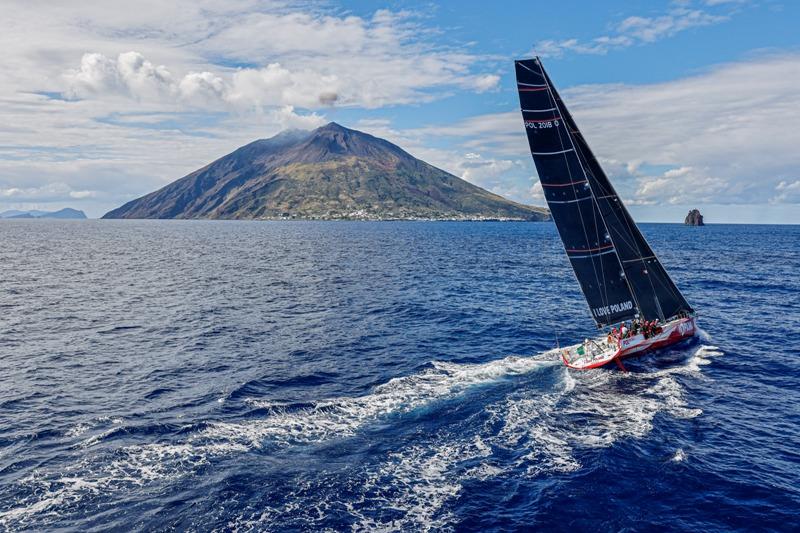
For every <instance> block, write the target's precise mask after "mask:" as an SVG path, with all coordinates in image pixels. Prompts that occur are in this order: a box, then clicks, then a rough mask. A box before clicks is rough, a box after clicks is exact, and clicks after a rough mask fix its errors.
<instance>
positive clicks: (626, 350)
mask: <svg viewBox="0 0 800 533" xmlns="http://www.w3.org/2000/svg"><path fill="white" fill-rule="evenodd" d="M696 334H697V325H696V324H695V318H694V317H688V318H680V319H677V320H673V321H671V322H668V323H666V324H664V325H663V326H662V330H661V333H659V334H658V335H653V336H652V337H649V338H647V339H645V338H644V335H642V334H639V335H634V336H633V337H629V338H627V339H622V340H621V341H620V342H619V345H618V346H616V347H612V346H608V345H606V349H602V345H600V344H597V343H594V345H595V346H597V347H598V348H601V349H599V350H597V351H595V352H590V353H588V354H586V355H584V354H578V353H577V352H576V351H570V350H564V351H563V352H562V353H561V358H562V359H563V361H564V364H565V365H567V366H568V367H570V368H574V369H576V370H589V369H592V368H598V367H601V366H604V365H607V364H608V363H610V362H612V361H619V360H620V359H622V358H624V357H628V356H630V355H641V354H644V353H646V352H650V351H653V350H658V349H660V348H665V347H667V346H670V345H673V344H675V343H678V342H681V341H682V340H684V339H688V338H691V337H693V336H694V335H696Z"/></svg>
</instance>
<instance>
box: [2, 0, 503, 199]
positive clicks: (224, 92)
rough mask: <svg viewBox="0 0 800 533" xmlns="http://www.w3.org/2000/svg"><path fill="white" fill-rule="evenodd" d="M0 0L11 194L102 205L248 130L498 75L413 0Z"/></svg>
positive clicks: (174, 172) (475, 87) (252, 134)
mask: <svg viewBox="0 0 800 533" xmlns="http://www.w3.org/2000/svg"><path fill="white" fill-rule="evenodd" d="M3 7H4V10H3V17H2V20H0V31H2V32H3V36H4V53H3V55H2V56H0V70H2V71H3V72H4V76H3V77H1V78H0V114H2V116H3V117H4V126H3V128H0V190H3V191H9V190H14V191H26V192H25V193H24V194H25V195H27V196H24V198H23V195H22V194H23V193H22V192H14V193H13V194H6V195H3V196H0V201H2V202H3V203H4V204H8V203H10V202H17V203H16V204H15V205H19V203H20V202H23V201H25V202H32V201H37V202H40V201H52V202H56V201H58V202H62V203H66V204H67V205H70V204H71V203H74V202H77V203H79V204H81V206H82V207H85V206H92V207H91V209H87V211H89V212H90V214H92V215H99V214H102V213H103V212H104V211H105V210H107V209H110V208H112V207H116V206H117V205H119V203H121V202H122V201H124V200H128V199H130V198H131V197H133V196H135V195H138V194H143V193H145V192H148V191H150V190H153V189H154V188H157V187H159V186H162V185H164V184H165V183H167V182H168V181H171V180H174V179H175V178H177V177H179V176H182V175H185V174H187V173H188V172H190V171H192V170H194V169H196V168H198V167H200V166H202V165H204V164H206V163H208V162H209V160H211V159H213V158H214V157H218V156H221V155H223V154H225V153H227V152H229V151H232V150H233V149H235V148H236V147H238V146H241V145H242V144H245V143H247V142H250V141H252V140H253V139H256V138H264V137H268V136H271V135H273V134H275V133H277V132H278V131H280V130H281V129H283V128H287V127H291V128H313V127H316V126H319V125H320V124H322V123H324V122H326V121H327V120H328V118H327V117H326V114H327V113H332V112H333V111H331V108H340V107H360V108H368V109H375V108H380V107H390V106H396V105H403V104H420V103H424V102H428V101H431V100H435V99H438V98H442V97H445V96H448V95H450V94H452V93H453V92H456V91H464V90H466V91H471V92H484V91H489V90H493V89H494V88H496V87H497V83H498V79H499V78H498V76H497V75H496V74H494V73H493V72H491V71H489V72H487V71H485V69H484V68H483V66H482V65H483V64H484V62H485V59H486V58H484V57H482V56H479V55H476V54H473V53H471V51H470V47H469V45H463V46H462V44H461V43H453V44H452V45H442V44H440V41H439V40H438V37H437V36H436V35H437V30H436V29H435V28H431V27H429V26H427V24H429V20H428V19H425V18H424V17H420V16H417V15H415V14H414V13H410V12H391V11H387V10H378V11H376V12H374V14H372V15H371V16H355V15H350V14H344V13H342V12H341V11H339V10H335V9H334V8H332V7H331V6H329V5H327V4H324V3H316V4H311V3H307V2H293V1H291V0H230V1H227V2H224V3H221V2H218V1H214V0H174V1H171V2H166V3H165V2H162V1H157V0H142V1H140V2H137V3H136V6H135V7H134V8H131V6H130V4H129V3H124V2H122V1H121V0H119V1H112V0H102V1H101V0H86V1H85V2H83V3H81V4H80V6H77V5H75V4H74V3H50V4H48V6H47V17H42V7H41V6H40V5H39V4H37V3H31V2H27V1H23V0H7V1H6V2H5V4H4V6H3ZM437 41H438V42H437ZM423 148H424V147H423ZM433 152H437V151H435V150H432V151H431V152H430V153H433ZM426 153H428V152H426ZM437 153H439V154H440V155H441V154H442V153H443V151H438V152H437ZM447 157H449V155H447V156H445V157H443V158H442V159H445V158H447ZM50 183H59V184H63V185H65V186H66V187H60V186H59V187H55V188H52V189H51V190H50V192H47V189H46V187H47V186H48V184H50ZM37 191H38V192H37ZM51 193H52V194H51ZM89 193H91V194H89ZM48 195H49V196H48ZM45 197H46V198H47V200H43V198H45ZM0 207H3V208H5V207H10V206H8V205H2V206H0Z"/></svg>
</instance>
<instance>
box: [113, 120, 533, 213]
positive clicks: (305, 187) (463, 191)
mask: <svg viewBox="0 0 800 533" xmlns="http://www.w3.org/2000/svg"><path fill="white" fill-rule="evenodd" d="M103 218H204V219H286V218H297V219H324V220H329V219H366V220H379V219H437V220H453V219H455V220H485V219H510V220H547V219H548V218H549V213H548V211H547V210H546V209H544V208H540V207H532V206H527V205H522V204H518V203H516V202H512V201H510V200H506V199H505V198H502V197H500V196H498V195H496V194H493V193H490V192H489V191H486V190H484V189H482V188H480V187H478V186H476V185H472V184H471V183H468V182H466V181H464V180H462V179H460V178H458V177H456V176H454V175H452V174H449V173H447V172H445V171H443V170H440V169H438V168H436V167H434V166H432V165H429V164H428V163H425V162H424V161H421V160H419V159H416V158H415V157H413V156H411V155H410V154H408V153H407V152H405V151H404V150H402V149H401V148H399V147H398V146H396V145H394V144H392V143H390V142H388V141H385V140H383V139H379V138H377V137H373V136H372V135H368V134H366V133H362V132H360V131H356V130H351V129H348V128H345V127H342V126H340V125H339V124H336V123H335V122H331V123H330V124H328V125H326V126H322V127H321V128H318V129H316V130H314V131H311V132H306V131H297V130H292V131H286V132H283V133H280V134H278V135H276V136H275V137H272V138H270V139H262V140H258V141H255V142H252V143H250V144H248V145H246V146H243V147H241V148H239V149H238V150H236V151H234V152H232V153H230V154H228V155H226V156H224V157H222V158H220V159H217V160H216V161H214V162H213V163H211V164H209V165H207V166H205V167H203V168H201V169H199V170H196V171H194V172H192V173H191V174H189V175H187V176H185V177H183V178H181V179H179V180H177V181H175V182H173V183H171V184H169V185H167V186H166V187H164V188H162V189H160V190H158V191H155V192H152V193H150V194H148V195H146V196H143V197H141V198H138V199H136V200H133V201H131V202H128V203H127V204H125V205H123V206H122V207H119V208H117V209H114V210H113V211H110V212H109V213H107V214H106V215H105V216H104V217H103Z"/></svg>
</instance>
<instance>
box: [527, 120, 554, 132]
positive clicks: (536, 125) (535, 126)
mask: <svg viewBox="0 0 800 533" xmlns="http://www.w3.org/2000/svg"><path fill="white" fill-rule="evenodd" d="M558 125H559V122H558V120H545V121H539V120H529V121H526V122H525V127H526V128H528V129H531V130H543V129H547V128H553V127H556V128H557V127H558Z"/></svg>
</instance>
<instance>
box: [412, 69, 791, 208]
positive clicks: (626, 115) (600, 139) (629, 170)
mask: <svg viewBox="0 0 800 533" xmlns="http://www.w3.org/2000/svg"><path fill="white" fill-rule="evenodd" d="M798 86H800V55H799V54H786V55H773V56H760V57H756V58H752V59H750V60H748V61H742V62H738V63H730V64H724V65H720V66H718V67H716V68H713V69H711V70H709V71H707V72H704V73H702V74H698V75H695V76H692V77H688V78H683V79H679V80H675V81H671V82H666V83H658V84H648V85H622V84H617V85H589V86H581V87H574V88H571V89H568V90H562V91H561V92H562V96H563V97H564V99H565V101H566V102H567V105H568V106H569V108H570V111H571V112H572V114H573V115H574V116H575V119H576V121H577V122H578V124H579V126H580V127H581V130H582V131H583V133H584V135H585V136H586V137H587V139H588V141H589V143H590V145H591V146H592V149H593V151H594V153H595V154H596V155H597V156H598V158H599V159H600V161H601V164H602V165H603V167H604V169H605V170H606V172H607V173H608V174H609V176H610V177H611V179H612V181H613V182H614V185H615V187H616V188H617V190H618V191H619V193H620V194H621V195H622V196H623V198H625V199H626V201H628V202H630V203H631V204H632V205H633V204H642V205H652V204H685V203H696V202H713V203H715V204H727V205H730V204H751V203H752V204H766V203H767V202H770V201H772V202H782V203H787V202H800V198H798V195H797V188H798V187H800V185H796V183H797V182H796V181H795V180H796V179H797V169H798V168H800V151H798V150H797V147H796V144H797V132H796V127H795V125H796V124H798V123H800V93H798V91H797V87H798ZM521 122H522V118H521V117H520V114H519V111H509V112H504V113H496V114H492V115H479V116H475V117H471V118H468V119H465V120H462V121H459V122H456V123H451V124H448V125H446V126H431V127H427V128H421V129H418V130H415V132H414V134H415V135H417V136H418V139H419V140H418V141H417V142H419V143H423V142H424V139H426V138H427V139H442V138H451V139H454V140H456V142H457V143H458V145H459V146H461V147H462V149H465V150H469V151H471V152H474V153H481V154H491V157H495V158H497V157H501V156H502V157H503V159H508V160H512V161H518V162H519V164H520V169H532V168H533V162H532V161H531V160H530V158H529V156H528V147H527V144H526V141H525V134H524V130H523V129H522V126H521ZM403 134H404V135H406V136H408V135H410V133H409V132H403ZM514 172H517V171H516V168H513V167H512V168H511V169H510V170H509V174H506V175H505V176H506V177H505V178H503V179H512V176H513V175H518V177H517V178H514V179H518V180H522V179H526V178H524V177H522V174H521V172H520V173H518V174H513V173H514ZM534 187H535V185H534ZM537 198H538V189H533V190H531V191H530V196H529V197H528V200H529V201H530V200H535V199H537Z"/></svg>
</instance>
